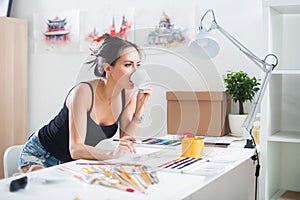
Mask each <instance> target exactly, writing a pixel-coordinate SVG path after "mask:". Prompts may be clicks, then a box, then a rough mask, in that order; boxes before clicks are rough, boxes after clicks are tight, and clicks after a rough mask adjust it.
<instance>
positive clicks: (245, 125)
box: [243, 70, 272, 134]
mask: <svg viewBox="0 0 300 200" xmlns="http://www.w3.org/2000/svg"><path fill="white" fill-rule="evenodd" d="M271 74H272V70H269V71H267V72H266V73H265V74H264V77H263V79H262V83H261V87H260V90H259V92H258V93H257V95H256V96H255V99H254V101H253V103H252V108H251V110H250V112H249V113H248V115H247V117H246V119H245V121H244V123H243V128H244V130H245V131H247V133H249V134H251V129H252V125H253V122H254V120H255V117H256V114H257V112H258V108H259V105H260V104H261V101H262V99H263V96H264V93H265V91H266V87H267V85H268V83H269V80H270V77H271Z"/></svg>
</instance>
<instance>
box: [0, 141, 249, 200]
mask: <svg viewBox="0 0 300 200" xmlns="http://www.w3.org/2000/svg"><path fill="white" fill-rule="evenodd" d="M137 151H138V154H136V155H133V156H128V157H127V158H126V157H124V158H123V160H121V161H124V159H125V160H126V159H128V160H130V159H136V161H137V162H141V163H143V164H144V163H146V164H147V165H149V163H150V165H153V166H154V165H157V163H159V162H161V161H162V160H163V159H165V160H168V159H170V158H176V157H178V156H180V146H179V147H177V148H174V149H171V150H170V149H168V150H166V149H159V148H149V147H145V148H144V147H142V146H140V147H137ZM157 152H163V153H161V154H160V153H158V154H155V153H157ZM165 152H169V155H167V153H165ZM147 153H150V154H147ZM149 155H154V156H153V157H151V156H149ZM157 155H160V156H161V157H159V156H157ZM163 155H167V156H163ZM205 155H206V156H205V159H207V160H209V162H205V163H203V165H202V164H199V165H198V166H197V167H194V168H192V169H191V170H187V172H186V174H182V173H171V172H166V171H164V170H159V171H158V172H157V175H158V178H159V183H158V184H154V185H150V186H149V187H148V188H147V189H146V193H145V194H143V193H141V192H139V191H135V192H133V193H130V192H125V191H120V190H117V189H114V188H108V187H104V186H100V185H91V184H87V183H84V182H82V181H80V180H79V179H77V178H75V177H74V176H73V175H72V174H71V173H68V172H65V171H61V170H60V169H59V168H58V166H55V167H50V168H47V169H44V170H40V171H36V172H32V173H29V174H26V175H27V176H28V178H29V181H28V185H27V186H26V188H25V189H21V190H19V191H17V192H9V189H8V188H9V183H10V182H11V180H13V179H16V178H17V177H11V178H8V179H2V180H0V199H2V200H6V199H9V200H14V199H22V200H23V199H24V200H26V199H28V200H29V199H30V200H32V199H43V200H48V199H49V200H53V199H80V200H83V199H87V200H88V199H122V200H123V199H184V198H187V197H189V196H190V195H192V194H193V193H195V192H197V191H199V190H200V189H201V188H203V187H205V186H207V185H208V184H210V183H211V182H213V181H214V180H216V179H218V178H219V177H222V176H223V175H224V174H226V173H228V172H229V171H231V170H233V169H234V168H236V167H238V166H239V165H240V164H241V163H243V162H245V161H246V160H249V158H250V157H251V156H252V155H253V149H244V148H241V147H239V146H235V145H232V147H228V148H211V147H210V148H205ZM168 156H169V157H168ZM137 157H138V159H137ZM76 162H82V161H74V162H70V163H66V164H64V166H67V167H69V168H76V167H77V168H78V165H77V164H76ZM147 162H148V163H147ZM156 162H157V163H156ZM204 164H210V165H211V166H209V167H210V168H211V169H210V170H208V171H207V169H209V167H208V168H207V167H206V168H204V167H203V166H204ZM212 172H213V173H212ZM18 177H21V176H18ZM45 180H46V181H45Z"/></svg>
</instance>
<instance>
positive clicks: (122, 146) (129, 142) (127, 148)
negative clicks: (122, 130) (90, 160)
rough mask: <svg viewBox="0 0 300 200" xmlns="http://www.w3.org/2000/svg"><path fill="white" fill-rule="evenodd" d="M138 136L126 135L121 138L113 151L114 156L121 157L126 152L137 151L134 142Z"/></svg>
mask: <svg viewBox="0 0 300 200" xmlns="http://www.w3.org/2000/svg"><path fill="white" fill-rule="evenodd" d="M135 140H136V137H134V136H124V137H122V138H120V139H119V143H118V146H117V148H116V149H115V151H114V152H113V157H114V158H119V157H121V156H123V155H124V154H125V153H136V150H135V147H134V142H133V141H135Z"/></svg>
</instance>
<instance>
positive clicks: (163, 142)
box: [140, 138, 181, 146]
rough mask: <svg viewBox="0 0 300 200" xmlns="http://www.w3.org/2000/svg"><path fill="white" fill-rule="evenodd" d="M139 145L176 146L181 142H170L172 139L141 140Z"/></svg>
mask: <svg viewBox="0 0 300 200" xmlns="http://www.w3.org/2000/svg"><path fill="white" fill-rule="evenodd" d="M140 144H154V145H167V146H177V145H180V144H181V142H180V140H172V139H160V138H147V139H144V140H142V141H141V143H140Z"/></svg>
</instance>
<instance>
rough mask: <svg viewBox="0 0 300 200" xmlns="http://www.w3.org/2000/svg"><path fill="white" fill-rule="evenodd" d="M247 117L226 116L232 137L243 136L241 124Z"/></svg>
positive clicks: (237, 115)
mask: <svg viewBox="0 0 300 200" xmlns="http://www.w3.org/2000/svg"><path fill="white" fill-rule="evenodd" d="M246 117H247V115H246V114H245V115H239V114H228V120H229V128H230V131H231V135H232V136H236V137H242V136H243V127H242V125H243V123H244V121H245V119H246Z"/></svg>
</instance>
